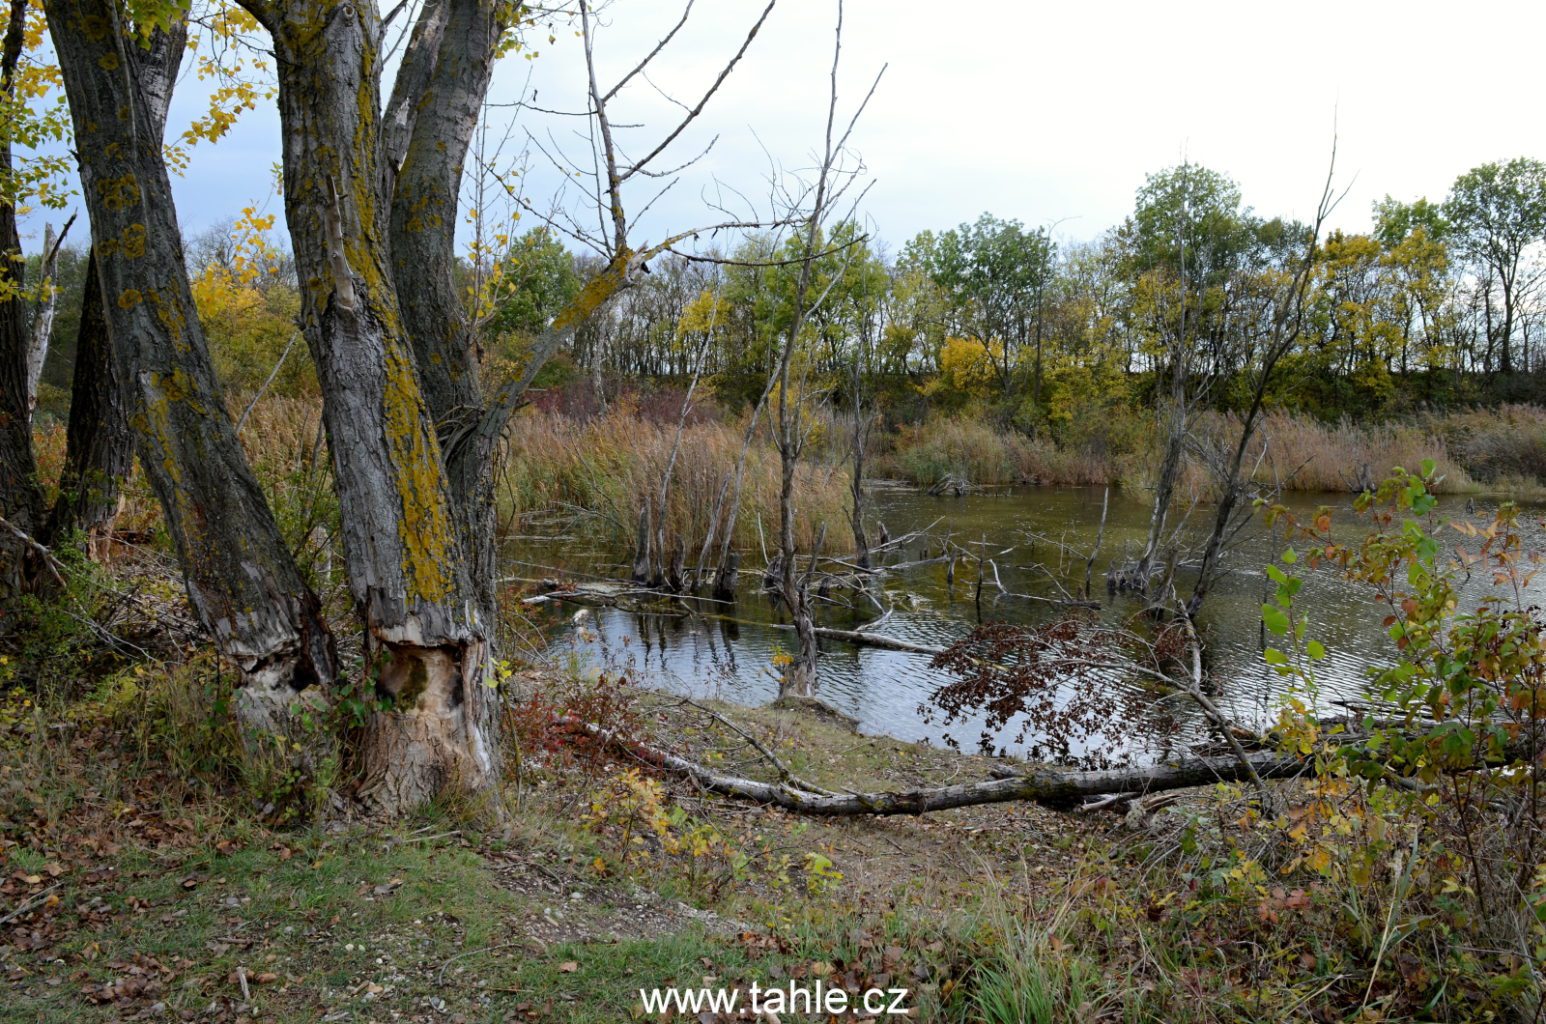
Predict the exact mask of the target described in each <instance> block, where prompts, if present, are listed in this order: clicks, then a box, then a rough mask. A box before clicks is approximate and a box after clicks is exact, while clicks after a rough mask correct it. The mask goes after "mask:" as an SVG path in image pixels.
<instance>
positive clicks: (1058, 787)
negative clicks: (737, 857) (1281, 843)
mask: <svg viewBox="0 0 1546 1024" xmlns="http://www.w3.org/2000/svg"><path fill="white" fill-rule="evenodd" d="M558 724H559V725H560V726H562V727H563V728H566V729H568V730H570V731H572V732H575V733H579V734H582V735H585V736H588V737H590V738H591V739H593V740H595V741H596V742H598V743H600V744H601V745H602V746H604V747H606V748H608V749H609V750H612V751H615V752H617V753H619V754H623V755H626V756H629V757H634V758H637V759H638V760H640V761H643V762H644V763H645V764H647V765H649V766H651V767H653V768H656V769H659V770H661V771H665V772H670V773H672V774H675V775H680V776H683V777H685V778H688V779H691V780H692V781H693V782H694V783H696V784H697V785H699V786H702V787H703V788H704V789H706V790H709V791H710V792H714V793H720V794H722V795H724V796H732V797H738V798H740V799H744V800H754V801H756V802H758V803H762V804H771V805H773V806H775V807H782V808H784V809H785V810H789V811H795V812H798V813H800V814H816V815H823V816H829V817H843V816H855V815H861V814H874V815H892V814H912V815H916V814H927V813H929V812H931V811H945V810H950V809H951V808H955V807H971V806H975V805H979V804H997V803H1012V802H1016V801H1026V802H1030V803H1036V804H1041V805H1042V806H1044V807H1051V808H1055V809H1058V810H1075V809H1078V808H1080V807H1081V806H1082V805H1083V804H1084V803H1085V801H1087V800H1097V801H1099V802H1100V803H1101V804H1102V805H1103V806H1108V805H1109V806H1120V805H1121V803H1122V802H1123V800H1111V799H1108V798H1111V797H1123V798H1126V799H1136V798H1139V797H1142V796H1146V795H1148V794H1151V793H1161V792H1165V791H1168V790H1176V789H1192V788H1195V787H1198V786H1207V785H1212V784H1214V783H1218V782H1239V781H1243V780H1247V779H1252V778H1253V776H1254V778H1255V779H1281V778H1290V777H1293V776H1296V775H1298V774H1300V773H1301V772H1303V771H1304V770H1305V767H1306V762H1305V761H1303V760H1302V759H1300V758H1297V757H1292V756H1288V755H1284V754H1277V753H1257V754H1251V755H1248V756H1247V758H1246V759H1244V761H1242V760H1241V759H1238V758H1235V757H1217V758H1215V757H1199V758H1190V759H1187V760H1185V761H1180V762H1177V763H1175V764H1161V765H1154V766H1151V767H1147V768H1132V769H1115V770H1105V771H1060V770H1057V769H1036V770H1033V771H1029V772H1026V773H1024V774H1015V775H1012V776H1010V777H1008V778H999V779H984V780H982V781H980V782H963V783H959V784H956V785H952V786H934V787H924V788H918V789H904V790H891V791H885V792H874V793H833V792H826V791H822V792H816V791H814V790H812V789H807V788H805V787H804V786H803V785H801V784H797V783H795V782H787V781H786V782H765V781H762V780H759V779H751V778H746V777H744V776H739V775H730V774H726V773H723V772H718V771H715V770H714V769H712V768H709V767H706V766H705V765H702V764H699V763H698V762H696V761H693V760H690V759H688V758H685V757H681V756H679V755H677V754H673V753H671V752H670V751H667V750H662V749H661V748H659V747H656V746H653V745H651V744H649V743H645V742H643V741H641V740H637V739H633V738H630V737H628V736H625V735H623V734H622V733H620V732H618V731H616V730H612V729H605V728H602V727H601V726H598V725H595V724H593V723H590V722H584V721H581V720H579V719H575V718H566V719H562V720H560V722H559V723H558Z"/></svg>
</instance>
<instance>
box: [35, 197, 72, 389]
mask: <svg viewBox="0 0 1546 1024" xmlns="http://www.w3.org/2000/svg"><path fill="white" fill-rule="evenodd" d="M65 230H66V231H68V230H69V225H68V224H66V225H65ZM63 241H64V239H63V237H62V236H61V237H57V238H56V237H55V235H54V226H53V225H52V224H45V225H43V260H42V264H41V265H40V267H39V274H38V277H39V281H38V297H37V305H36V306H35V308H34V309H33V312H32V337H31V340H30V342H29V343H28V345H27V411H28V412H29V413H31V412H32V411H33V410H34V409H36V408H37V407H38V382H39V381H41V380H42V379H43V361H44V360H45V359H47V358H48V341H49V338H50V337H52V335H53V332H54V309H55V308H56V305H57V302H58V293H57V292H55V290H54V266H55V263H56V262H57V259H58V256H59V243H61V242H63Z"/></svg>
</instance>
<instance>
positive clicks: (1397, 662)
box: [1263, 460, 1546, 1019]
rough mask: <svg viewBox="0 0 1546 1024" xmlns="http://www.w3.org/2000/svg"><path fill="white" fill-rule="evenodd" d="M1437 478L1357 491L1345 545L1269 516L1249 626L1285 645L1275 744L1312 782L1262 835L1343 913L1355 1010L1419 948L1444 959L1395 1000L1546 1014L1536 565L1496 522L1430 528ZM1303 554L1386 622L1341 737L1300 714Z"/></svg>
mask: <svg viewBox="0 0 1546 1024" xmlns="http://www.w3.org/2000/svg"><path fill="white" fill-rule="evenodd" d="M1435 473H1436V467H1435V464H1434V463H1433V462H1432V461H1431V460H1427V461H1425V462H1424V464H1423V465H1422V466H1421V467H1420V469H1419V471H1418V472H1408V471H1405V470H1401V469H1398V470H1397V471H1396V472H1395V473H1394V475H1392V476H1391V477H1389V478H1388V479H1386V480H1384V481H1382V482H1381V483H1380V484H1379V486H1378V487H1377V488H1375V489H1373V490H1371V491H1368V492H1365V494H1364V495H1363V496H1362V497H1360V499H1359V500H1358V502H1357V505H1356V507H1357V510H1358V512H1359V513H1360V514H1361V515H1363V516H1365V517H1366V518H1367V521H1368V523H1369V526H1370V529H1369V531H1368V532H1367V533H1366V534H1365V535H1364V536H1363V537H1362V539H1361V540H1359V541H1357V542H1355V543H1347V542H1345V541H1343V540H1340V539H1338V536H1337V535H1336V534H1334V533H1333V529H1332V525H1333V524H1332V516H1331V513H1330V511H1329V510H1326V509H1323V510H1322V511H1320V512H1319V513H1318V514H1317V515H1316V516H1315V517H1314V518H1313V519H1312V520H1311V521H1309V522H1299V521H1297V520H1295V518H1294V517H1293V516H1291V515H1290V514H1288V513H1287V512H1286V511H1284V510H1283V509H1281V508H1274V509H1271V510H1270V512H1269V517H1270V519H1271V520H1272V521H1273V522H1275V523H1276V524H1278V525H1280V526H1282V527H1283V529H1284V532H1285V534H1286V535H1287V536H1288V537H1289V539H1290V540H1291V542H1292V544H1293V546H1291V547H1289V548H1288V549H1287V550H1286V551H1285V553H1284V555H1283V558H1282V559H1281V564H1280V566H1273V567H1271V568H1270V569H1269V575H1270V576H1271V577H1272V579H1273V580H1274V581H1275V582H1276V584H1277V591H1276V593H1275V595H1274V597H1273V599H1272V602H1271V603H1270V604H1269V605H1267V606H1265V607H1264V608H1263V621H1264V623H1265V624H1266V627H1267V629H1268V630H1269V632H1271V633H1273V634H1274V635H1275V636H1278V637H1281V638H1282V642H1281V643H1279V644H1277V645H1275V646H1274V648H1272V649H1270V650H1269V651H1268V652H1267V661H1268V664H1269V665H1270V666H1271V667H1272V668H1273V670H1274V671H1276V672H1277V673H1278V674H1279V675H1281V676H1283V677H1285V678H1286V679H1287V680H1289V681H1290V682H1291V683H1292V684H1293V688H1292V691H1291V696H1290V698H1289V700H1288V702H1287V703H1286V705H1285V707H1284V710H1283V712H1282V717H1281V720H1280V722H1279V726H1278V735H1279V737H1280V739H1281V741H1282V742H1283V743H1284V744H1285V745H1286V746H1288V747H1289V749H1291V750H1295V751H1298V752H1300V753H1302V754H1305V755H1308V756H1310V757H1311V758H1312V763H1313V764H1314V767H1315V775H1314V779H1313V781H1312V782H1311V783H1309V785H1308V786H1307V788H1306V793H1305V797H1306V799H1305V801H1304V802H1303V803H1302V804H1301V805H1300V806H1298V807H1296V808H1295V810H1294V811H1293V813H1292V815H1290V816H1288V817H1285V818H1282V819H1280V820H1278V821H1276V822H1273V823H1271V825H1272V827H1273V828H1275V829H1278V830H1280V834H1281V835H1282V837H1283V840H1282V841H1283V842H1284V845H1285V846H1286V847H1287V849H1288V850H1289V851H1290V852H1291V858H1290V859H1289V861H1288V863H1287V865H1286V866H1285V867H1284V868H1283V871H1284V872H1285V873H1288V872H1293V871H1296V870H1307V871H1308V872H1309V873H1310V874H1311V875H1312V876H1318V877H1320V878H1322V879H1324V880H1325V881H1326V882H1327V883H1328V884H1330V885H1333V886H1335V887H1337V888H1338V889H1339V890H1341V891H1343V892H1344V893H1345V896H1344V897H1343V898H1344V899H1345V900H1346V901H1347V905H1348V906H1349V907H1350V908H1353V909H1354V910H1355V911H1356V912H1357V920H1358V922H1360V927H1361V931H1360V933H1359V934H1360V936H1361V941H1362V942H1363V943H1364V945H1365V946H1366V947H1368V948H1370V949H1372V951H1373V954H1374V966H1373V967H1372V968H1371V970H1372V972H1373V973H1371V976H1370V978H1369V981H1368V994H1366V996H1365V1000H1364V1001H1365V1003H1366V1004H1367V1003H1368V1002H1369V1000H1370V998H1371V996H1372V994H1373V993H1374V991H1375V987H1376V982H1377V980H1378V977H1377V975H1378V971H1379V969H1380V965H1381V963H1382V962H1384V963H1389V962H1390V959H1394V958H1395V957H1396V956H1397V955H1398V954H1397V953H1396V950H1397V947H1401V948H1403V949H1405V950H1411V949H1412V948H1414V947H1416V948H1424V947H1430V946H1431V947H1432V948H1434V949H1447V950H1451V951H1453V953H1452V955H1449V956H1446V957H1444V958H1442V959H1439V960H1436V961H1431V962H1429V963H1428V964H1427V965H1426V971H1425V977H1426V979H1427V980H1426V982H1425V983H1423V984H1418V985H1416V987H1415V988H1416V990H1413V986H1412V983H1411V980H1410V978H1409V979H1408V982H1407V984H1405V985H1403V986H1398V990H1397V991H1398V993H1399V995H1400V997H1401V998H1402V999H1404V1000H1418V1001H1422V1000H1427V1005H1428V1006H1429V1007H1434V1006H1444V1007H1448V1008H1449V1009H1448V1010H1447V1012H1446V1013H1445V1015H1444V1019H1455V1018H1453V1016H1452V1015H1453V1013H1454V1010H1455V1009H1456V1008H1458V1006H1461V1005H1472V1006H1479V1005H1488V1006H1491V1007H1495V1008H1496V1009H1497V1010H1498V1011H1499V1012H1506V1013H1510V1014H1517V1015H1522V1016H1525V1017H1528V1016H1530V1014H1531V1013H1533V1012H1535V1011H1536V1009H1537V1008H1538V1007H1539V1006H1540V1005H1541V1004H1542V1000H1543V999H1546V993H1543V991H1542V990H1541V989H1540V987H1539V985H1538V984H1537V983H1536V982H1535V981H1534V980H1533V979H1535V978H1536V977H1538V974H1537V971H1538V968H1539V967H1540V965H1541V962H1542V960H1543V959H1546V930H1543V927H1542V920H1543V918H1542V917H1541V915H1540V914H1539V913H1538V911H1539V908H1540V907H1542V906H1546V888H1543V885H1546V878H1542V877H1540V876H1539V873H1538V871H1537V867H1536V866H1537V862H1538V861H1539V860H1540V859H1541V852H1542V849H1543V846H1542V844H1543V841H1546V831H1543V827H1542V826H1543V824H1546V823H1543V820H1542V811H1543V807H1542V799H1541V794H1540V793H1539V786H1538V781H1537V771H1536V767H1537V765H1538V763H1539V759H1540V756H1541V751H1540V749H1539V744H1540V742H1541V736H1542V731H1543V725H1546V624H1543V623H1542V622H1541V621H1540V619H1539V617H1538V615H1537V614H1536V611H1535V609H1534V608H1533V607H1531V606H1530V604H1529V603H1528V598H1527V597H1526V596H1525V595H1526V594H1527V593H1528V588H1529V585H1530V581H1531V580H1532V578H1533V576H1534V573H1535V571H1536V565H1537V562H1538V557H1539V556H1538V554H1537V553H1534V552H1531V551H1528V550H1526V549H1525V547H1524V541H1523V537H1522V535H1521V532H1520V529H1519V512H1518V509H1517V508H1516V507H1514V506H1513V505H1511V504H1508V503H1504V504H1503V505H1502V506H1500V508H1499V509H1498V511H1497V513H1496V514H1495V515H1494V516H1493V517H1491V519H1490V520H1487V521H1483V522H1481V523H1477V522H1472V521H1468V520H1459V521H1452V522H1444V521H1443V520H1442V519H1441V518H1440V517H1439V516H1438V515H1437V514H1436V512H1435V509H1436V500H1435V498H1434V496H1433V493H1432V488H1433V485H1434V483H1435V482H1436V476H1435ZM1456 538H1459V540H1458V542H1456ZM1301 549H1302V550H1303V551H1304V552H1305V559H1304V560H1305V562H1306V563H1307V564H1308V565H1309V566H1310V567H1312V568H1314V567H1316V566H1325V567H1327V568H1329V569H1331V570H1333V571H1336V572H1339V573H1341V574H1343V575H1344V576H1346V577H1347V578H1348V579H1349V580H1350V581H1352V582H1354V583H1355V584H1356V585H1359V586H1362V587H1365V588H1367V589H1368V591H1369V592H1370V594H1371V596H1372V597H1373V598H1374V601H1375V603H1376V604H1377V605H1378V606H1379V607H1380V608H1382V609H1383V610H1384V612H1385V618H1384V623H1383V624H1384V628H1385V630H1386V632H1387V634H1388V635H1389V638H1390V641H1391V656H1390V660H1389V663H1388V664H1387V665H1386V666H1385V667H1381V668H1377V669H1373V670H1371V672H1370V675H1369V679H1368V683H1367V685H1366V692H1365V700H1366V705H1365V706H1366V707H1367V708H1368V709H1369V710H1368V711H1366V712H1364V713H1363V714H1362V716H1361V718H1355V719H1352V720H1350V721H1347V722H1345V723H1342V724H1333V725H1328V724H1325V723H1322V722H1321V721H1319V720H1318V719H1317V718H1316V717H1315V714H1314V709H1315V707H1316V697H1317V695H1318V693H1319V680H1318V677H1317V670H1316V665H1317V664H1318V663H1319V662H1320V661H1321V660H1322V659H1324V658H1325V657H1326V649H1325V647H1324V645H1323V644H1321V643H1320V642H1318V641H1316V640H1313V639H1309V638H1308V637H1307V627H1308V625H1309V622H1308V618H1307V617H1306V615H1305V612H1304V610H1303V609H1301V608H1300V607H1299V603H1298V601H1297V600H1296V597H1297V593H1298V589H1299V586H1300V583H1301V581H1302V579H1301V577H1300V576H1297V575H1294V573H1295V571H1296V567H1297V566H1298V563H1299V562H1300V555H1299V552H1300V550H1301ZM1370 908H1373V909H1374V912H1373V913H1371V912H1369V911H1370ZM1499 950H1508V951H1509V952H1507V953H1499V952H1493V951H1499ZM1399 955H1400V956H1410V955H1411V954H1410V952H1406V953H1402V954H1399ZM1409 973H1410V972H1408V974H1409ZM1462 992H1465V993H1471V995H1470V996H1469V997H1468V998H1470V999H1474V1000H1475V1001H1476V1002H1475V1003H1474V1004H1470V1003H1461V1002H1460V1001H1459V997H1458V996H1457V995H1456V993H1462ZM1391 998H1395V997H1394V996H1393V997H1391Z"/></svg>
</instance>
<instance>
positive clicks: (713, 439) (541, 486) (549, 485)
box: [498, 406, 853, 551]
mask: <svg viewBox="0 0 1546 1024" xmlns="http://www.w3.org/2000/svg"><path fill="white" fill-rule="evenodd" d="M744 431H745V424H744V422H740V423H726V422H718V421H703V422H699V423H694V424H691V425H689V426H688V427H687V428H686V430H685V432H684V434H683V436H682V443H681V448H680V450H679V451H678V453H677V458H676V468H675V470H674V473H673V476H672V481H673V482H672V486H671V493H670V495H669V498H668V500H667V509H668V511H667V523H666V533H667V536H668V538H685V539H686V541H687V544H688V548H689V550H694V549H695V548H696V546H697V545H700V544H701V543H702V539H703V537H704V535H705V533H706V531H707V529H708V526H709V519H710V516H711V515H712V513H713V509H714V501H715V497H716V496H717V495H718V493H719V490H720V487H721V485H722V483H723V482H724V481H725V480H726V479H727V478H728V477H729V476H730V474H732V473H733V472H734V470H735V465H736V460H737V458H739V457H740V453H741V441H742V437H743V434H744ZM675 433H676V424H675V423H674V422H673V423H661V422H657V421H654V420H651V419H649V418H646V417H642V416H639V415H637V414H636V413H635V412H634V411H632V410H630V409H628V408H626V407H616V406H615V407H614V408H613V409H612V411H610V412H608V413H607V414H605V415H603V416H600V417H597V418H594V419H589V420H576V419H571V418H569V417H566V416H563V415H561V414H558V413H548V412H540V411H535V410H534V411H532V412H531V413H529V414H527V415H524V416H522V417H520V418H518V419H517V420H516V422H515V424H514V425H513V426H512V428H511V431H510V442H509V445H508V447H507V450H506V454H505V458H504V465H503V466H502V467H501V472H500V476H499V491H498V499H499V503H500V514H501V518H502V519H504V520H507V521H511V522H512V527H513V528H514V529H516V530H517V531H518V532H519V531H520V529H521V527H520V520H521V518H523V517H528V516H532V515H534V514H539V513H547V512H550V511H552V510H554V509H567V510H571V511H572V510H578V509H583V510H585V512H586V513H588V514H589V515H590V516H591V517H592V518H593V519H594V520H595V524H596V527H597V529H598V530H599V531H600V534H601V535H602V536H603V537H604V539H606V540H608V541H610V542H612V543H614V544H623V545H628V544H631V543H632V542H633V539H634V537H635V533H636V531H637V529H638V522H639V513H640V511H641V509H642V508H643V507H644V502H645V500H646V498H648V499H649V500H650V501H651V502H653V501H655V500H656V498H657V496H658V494H659V488H660V480H661V477H662V475H663V473H664V471H665V466H666V463H667V462H668V461H669V459H670V456H671V447H672V443H673V441H674V440H675ZM778 484H779V462H778V453H777V451H776V450H775V449H774V448H773V447H772V445H771V444H770V443H769V442H768V441H767V439H766V437H765V435H762V434H760V433H759V436H758V437H757V438H756V439H755V440H754V441H753V443H752V447H751V450H750V452H749V454H748V457H747V460H746V475H745V481H744V483H743V490H742V496H741V511H740V515H739V518H738V520H737V523H736V538H735V543H736V544H737V545H739V546H742V547H757V546H759V537H758V523H759V521H760V523H761V525H762V531H763V533H764V535H765V536H766V538H767V540H768V543H769V544H771V543H772V542H773V538H774V534H775V532H776V530H777V523H778ZM795 486H796V495H797V502H798V508H799V515H798V518H797V521H796V533H797V543H798V544H799V546H800V548H801V549H802V550H806V551H809V550H812V549H813V548H814V547H815V545H816V543H817V540H818V538H820V537H821V536H822V533H823V530H825V547H826V548H827V549H828V550H845V549H846V548H847V547H848V546H851V544H852V542H853V536H852V532H851V530H850V528H849V526H848V501H849V499H848V489H849V474H848V470H847V469H846V468H844V467H835V466H829V465H821V464H810V465H803V466H802V467H801V469H800V473H799V475H798V478H797V481H796V485H795ZM721 525H723V524H721Z"/></svg>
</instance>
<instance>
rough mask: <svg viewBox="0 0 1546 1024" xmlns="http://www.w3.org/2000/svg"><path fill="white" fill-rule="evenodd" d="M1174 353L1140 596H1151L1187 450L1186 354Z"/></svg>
mask: <svg viewBox="0 0 1546 1024" xmlns="http://www.w3.org/2000/svg"><path fill="white" fill-rule="evenodd" d="M1180 346H1181V342H1178V343H1177V351H1175V353H1172V359H1173V360H1175V362H1173V364H1172V367H1170V401H1169V405H1167V408H1166V442H1164V456H1161V459H1159V475H1158V478H1156V480H1155V497H1153V506H1152V509H1150V512H1149V540H1147V541H1146V543H1144V554H1142V555H1139V558H1138V568H1136V569H1135V571H1133V575H1135V579H1133V580H1132V583H1133V585H1135V586H1136V588H1138V589H1139V592H1144V594H1147V592H1149V577H1150V575H1152V574H1153V568H1155V563H1156V561H1158V558H1159V548H1161V544H1164V529H1166V521H1167V520H1169V517H1170V500H1172V497H1173V495H1175V481H1177V478H1178V476H1180V475H1181V455H1183V452H1184V450H1186V432H1187V393H1186V381H1187V373H1186V354H1184V353H1183V351H1180Z"/></svg>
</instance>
